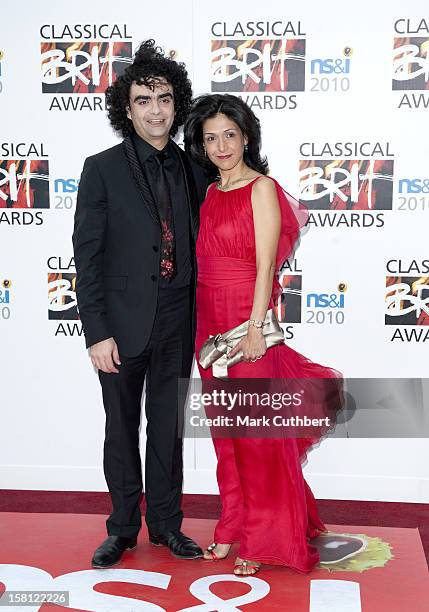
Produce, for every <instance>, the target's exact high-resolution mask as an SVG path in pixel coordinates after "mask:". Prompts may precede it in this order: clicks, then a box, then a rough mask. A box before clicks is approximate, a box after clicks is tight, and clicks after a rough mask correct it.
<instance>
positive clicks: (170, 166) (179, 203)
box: [133, 133, 192, 289]
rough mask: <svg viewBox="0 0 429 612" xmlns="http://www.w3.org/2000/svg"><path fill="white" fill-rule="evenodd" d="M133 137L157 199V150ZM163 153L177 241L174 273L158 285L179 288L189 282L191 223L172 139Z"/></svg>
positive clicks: (180, 170)
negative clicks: (170, 277) (169, 278)
mask: <svg viewBox="0 0 429 612" xmlns="http://www.w3.org/2000/svg"><path fill="white" fill-rule="evenodd" d="M133 140H134V144H135V147H136V151H137V156H138V158H139V161H140V163H141V165H142V168H143V172H144V174H145V176H146V178H147V182H148V184H149V187H150V190H151V192H152V194H153V196H154V201H155V204H157V205H158V203H157V200H156V193H157V190H156V178H157V173H158V164H157V161H156V159H155V155H156V154H157V153H159V150H158V149H156V148H155V147H153V146H152V145H151V144H149V143H148V142H146V140H144V139H143V138H140V136H138V135H137V134H135V133H134V134H133ZM162 150H163V152H164V153H165V155H166V159H165V161H164V168H165V174H166V176H167V181H168V187H169V189H170V196H171V205H172V207H173V220H174V235H175V244H176V274H175V276H174V277H173V278H172V279H171V280H168V279H164V278H160V280H159V286H160V287H169V288H171V289H178V288H179V287H186V286H188V285H189V284H190V282H191V276H192V274H191V272H192V266H191V249H190V225H189V206H188V199H187V197H186V187H185V179H184V177H183V170H182V164H181V163H180V159H179V155H178V153H177V151H176V150H175V148H174V146H173V145H172V143H171V140H169V141H168V143H167V144H166V145H165V147H164V149H162Z"/></svg>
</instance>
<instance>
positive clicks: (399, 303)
mask: <svg viewBox="0 0 429 612" xmlns="http://www.w3.org/2000/svg"><path fill="white" fill-rule="evenodd" d="M384 322H385V325H386V326H394V327H395V329H394V331H393V335H391V337H390V341H391V342H394V341H399V342H408V343H409V342H426V341H427V340H429V327H428V326H429V259H424V260H422V261H419V260H415V259H413V260H411V261H407V260H403V259H391V260H389V261H388V262H387V264H386V292H385V316H384Z"/></svg>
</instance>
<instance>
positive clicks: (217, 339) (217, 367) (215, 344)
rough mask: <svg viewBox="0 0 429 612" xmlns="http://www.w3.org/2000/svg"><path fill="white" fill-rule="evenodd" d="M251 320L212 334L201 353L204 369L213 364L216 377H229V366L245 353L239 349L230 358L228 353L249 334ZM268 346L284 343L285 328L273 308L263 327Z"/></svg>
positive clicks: (239, 359) (201, 363) (200, 358)
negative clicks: (214, 334)
mask: <svg viewBox="0 0 429 612" xmlns="http://www.w3.org/2000/svg"><path fill="white" fill-rule="evenodd" d="M248 327H249V321H245V322H244V323H241V324H240V325H237V327H234V328H233V329H230V330H229V331H227V332H224V333H223V334H216V336H210V337H209V338H208V339H207V340H206V341H205V342H204V344H203V346H202V347H201V350H200V354H199V364H200V366H201V367H202V368H204V370H206V369H207V368H209V367H210V366H212V368H213V376H214V377H215V378H228V368H229V367H231V366H233V365H235V364H236V363H238V362H239V361H241V360H242V359H243V353H242V352H241V351H239V352H238V353H237V354H236V355H234V357H232V358H229V357H228V353H229V352H230V351H231V350H232V349H233V348H234V346H235V345H236V344H238V342H239V341H240V340H241V339H242V338H243V337H244V336H245V335H246V334H247V330H248ZM262 334H263V336H264V338H265V342H266V344H267V348H270V347H271V346H275V345H276V344H283V343H284V335H283V330H282V328H281V327H280V324H279V322H278V321H277V318H276V315H275V314H274V311H273V310H272V309H270V310H268V312H267V315H266V317H265V321H264V325H263V327H262Z"/></svg>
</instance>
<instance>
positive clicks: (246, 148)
mask: <svg viewBox="0 0 429 612" xmlns="http://www.w3.org/2000/svg"><path fill="white" fill-rule="evenodd" d="M248 149H249V147H248V146H247V144H245V145H244V151H245V153H247V151H248Z"/></svg>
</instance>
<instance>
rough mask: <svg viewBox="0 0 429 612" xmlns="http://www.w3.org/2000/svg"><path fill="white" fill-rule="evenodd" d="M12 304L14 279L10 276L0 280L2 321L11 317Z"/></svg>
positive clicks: (0, 318)
mask: <svg viewBox="0 0 429 612" xmlns="http://www.w3.org/2000/svg"><path fill="white" fill-rule="evenodd" d="M11 304H12V281H11V280H10V278H3V279H2V280H1V281H0V321H8V320H9V319H10V313H11V310H10V309H11Z"/></svg>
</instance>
